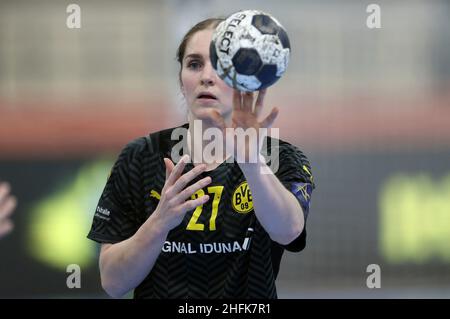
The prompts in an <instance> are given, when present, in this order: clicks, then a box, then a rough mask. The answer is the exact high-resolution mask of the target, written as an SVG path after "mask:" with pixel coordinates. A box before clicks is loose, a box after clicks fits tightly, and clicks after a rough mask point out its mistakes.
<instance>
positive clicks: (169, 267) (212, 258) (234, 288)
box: [88, 124, 314, 298]
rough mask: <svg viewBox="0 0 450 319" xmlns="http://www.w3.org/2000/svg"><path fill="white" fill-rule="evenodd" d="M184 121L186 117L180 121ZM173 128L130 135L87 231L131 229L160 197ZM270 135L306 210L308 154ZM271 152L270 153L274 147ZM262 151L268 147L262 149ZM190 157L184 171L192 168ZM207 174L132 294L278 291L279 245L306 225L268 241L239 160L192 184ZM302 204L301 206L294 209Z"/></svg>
mask: <svg viewBox="0 0 450 319" xmlns="http://www.w3.org/2000/svg"><path fill="white" fill-rule="evenodd" d="M183 127H184V128H188V124H185V125H183ZM173 129H174V128H171V129H167V130H163V131H159V132H156V133H153V134H150V135H149V136H147V137H142V138H138V139H136V140H134V141H133V142H131V143H129V144H128V145H127V146H126V147H125V148H124V149H123V151H122V152H121V154H120V156H119V158H118V160H117V161H116V163H115V165H114V167H113V169H112V171H111V174H110V176H109V178H108V181H107V184H106V186H105V189H104V191H103V193H102V195H101V198H100V201H99V203H98V206H97V209H96V212H95V215H94V219H93V224H92V228H91V230H90V232H89V235H88V238H90V239H92V240H95V241H97V242H99V243H117V242H120V241H123V240H125V239H127V238H129V237H131V236H132V235H133V234H134V233H135V232H136V231H137V230H138V229H139V227H140V226H141V225H142V224H143V223H144V222H145V221H146V219H147V218H148V217H149V216H150V215H151V214H152V212H153V211H154V210H155V208H156V207H157V205H158V201H159V197H160V194H161V190H162V188H163V186H164V183H165V174H166V171H165V165H164V160H163V159H164V157H167V158H170V154H171V151H172V148H173V147H174V145H175V144H176V143H179V142H180V141H178V140H172V139H171V133H172V131H173ZM277 141H278V146H277V147H278V149H277V150H274V147H271V145H274V144H275V143H273V139H272V138H270V137H269V138H267V139H266V141H265V143H266V144H265V145H266V146H267V149H268V150H270V151H271V152H274V151H278V154H279V169H278V170H277V172H276V173H275V175H276V176H277V177H278V179H279V180H280V181H281V183H282V184H283V185H284V186H285V187H286V188H287V189H289V190H290V191H291V192H293V194H294V195H295V196H296V198H297V199H298V200H299V202H300V204H301V205H302V207H303V211H304V212H305V219H306V216H307V213H308V211H309V203H310V196H311V192H312V189H313V188H314V183H313V180H312V175H311V167H310V165H309V163H308V160H307V159H306V157H305V156H304V155H303V153H302V152H301V151H299V150H298V149H297V148H296V147H294V146H292V145H291V144H289V143H286V142H283V141H282V140H277ZM272 154H275V153H272ZM266 155H267V154H266ZM193 167H194V166H193V164H192V163H187V164H186V167H185V171H184V173H185V172H187V171H189V170H191V169H192V168H193ZM206 176H211V178H212V182H211V183H210V184H209V185H208V186H206V187H205V188H204V189H201V190H199V191H198V192H197V193H196V194H194V195H193V196H201V195H203V194H208V195H209V197H210V199H209V201H208V202H207V203H205V204H203V205H201V206H198V207H197V208H196V209H193V210H191V211H188V212H187V213H186V215H185V217H184V219H183V221H182V222H181V224H180V225H179V226H177V227H175V228H174V229H172V230H171V231H170V232H169V233H168V236H167V238H166V241H165V243H164V245H163V247H162V250H161V253H160V255H159V256H158V258H157V260H156V262H155V264H154V266H153V268H152V270H151V271H150V273H149V274H148V276H147V277H146V278H145V279H144V281H143V282H142V283H141V284H140V285H139V286H138V287H136V288H135V290H134V297H135V298H276V297H277V292H276V287H275V279H276V277H277V274H278V270H279V266H280V261H281V257H282V254H283V251H284V250H285V249H286V250H289V251H300V250H302V249H303V248H304V247H305V241H306V228H305V229H304V230H303V232H302V233H301V235H300V236H299V237H298V238H297V239H296V240H294V241H293V242H292V243H291V244H289V245H286V246H282V245H280V244H278V243H276V242H274V241H272V240H271V239H270V237H269V235H268V234H267V232H266V231H265V230H264V228H263V227H262V226H261V224H260V223H259V222H258V220H257V218H256V216H255V214H254V211H253V205H252V200H251V192H250V190H249V187H248V184H247V182H246V180H245V177H244V175H243V173H242V171H241V170H240V168H239V166H238V164H237V163H236V162H234V163H227V162H224V163H222V164H221V165H220V166H218V167H217V168H216V169H214V170H212V171H209V172H203V173H202V174H200V175H199V176H198V177H197V178H196V179H195V180H193V181H192V182H191V183H190V184H193V183H195V182H196V181H198V180H199V179H202V178H204V177H206ZM301 213H302V212H301V211H299V214H301Z"/></svg>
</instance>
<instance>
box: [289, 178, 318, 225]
mask: <svg viewBox="0 0 450 319" xmlns="http://www.w3.org/2000/svg"><path fill="white" fill-rule="evenodd" d="M312 190H313V187H312V185H311V184H310V183H292V187H291V192H292V193H293V194H294V195H295V197H297V200H298V201H299V202H300V205H302V207H303V210H304V212H305V215H307V214H308V212H309V205H310V203H311V194H312ZM306 217H307V216H305V218H306Z"/></svg>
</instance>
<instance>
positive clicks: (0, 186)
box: [0, 183, 11, 204]
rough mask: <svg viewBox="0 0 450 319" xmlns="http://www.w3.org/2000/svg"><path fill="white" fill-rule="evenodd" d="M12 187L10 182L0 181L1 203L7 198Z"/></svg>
mask: <svg viewBox="0 0 450 319" xmlns="http://www.w3.org/2000/svg"><path fill="white" fill-rule="evenodd" d="M10 190H11V188H10V186H9V184H8V183H0V204H1V203H2V201H3V200H5V199H7V197H8V194H9V192H10Z"/></svg>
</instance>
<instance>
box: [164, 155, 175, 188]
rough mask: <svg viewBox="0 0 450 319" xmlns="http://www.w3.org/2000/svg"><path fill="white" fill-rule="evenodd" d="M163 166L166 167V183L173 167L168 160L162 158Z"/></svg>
mask: <svg viewBox="0 0 450 319" xmlns="http://www.w3.org/2000/svg"><path fill="white" fill-rule="evenodd" d="M164 164H165V165H166V182H167V180H168V179H169V176H170V174H171V173H172V171H173V168H174V167H175V165H174V164H173V162H172V161H171V160H170V159H169V158H164Z"/></svg>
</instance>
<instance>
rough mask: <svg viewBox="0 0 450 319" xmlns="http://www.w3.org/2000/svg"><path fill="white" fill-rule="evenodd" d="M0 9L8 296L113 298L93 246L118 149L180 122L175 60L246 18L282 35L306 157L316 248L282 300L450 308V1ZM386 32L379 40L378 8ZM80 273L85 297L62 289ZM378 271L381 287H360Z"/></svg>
mask: <svg viewBox="0 0 450 319" xmlns="http://www.w3.org/2000/svg"><path fill="white" fill-rule="evenodd" d="M70 3H71V2H69V1H56V0H55V1H45V0H39V1H31V0H29V1H24V0H14V1H12V0H10V1H7V0H1V1H0V180H6V181H8V182H9V183H10V184H11V187H12V191H13V193H14V194H15V195H16V197H17V198H18V201H19V204H18V207H17V209H16V212H15V214H14V216H13V220H14V222H15V230H14V232H13V233H12V234H10V235H9V236H7V237H5V238H3V239H2V240H0V298H84V297H94V298H103V297H106V295H105V294H104V293H103V291H102V289H101V287H100V279H99V273H98V266H97V257H98V246H97V245H96V244H95V243H93V242H91V241H89V240H88V239H87V238H86V234H87V232H88V230H89V228H90V224H91V221H92V217H93V214H94V210H95V207H96V203H97V201H98V198H99V196H100V193H101V191H102V189H103V186H104V184H105V183H106V178H107V175H108V173H109V170H110V168H111V166H112V163H113V162H114V160H115V158H116V156H117V155H118V152H119V151H120V149H121V148H122V147H123V146H124V145H125V144H126V143H127V142H128V141H130V140H132V139H134V138H136V137H139V136H143V135H146V134H148V133H150V132H154V131H157V130H160V129H164V128H168V127H173V126H176V125H179V124H182V123H184V122H185V114H186V113H185V105H184V102H183V99H182V95H181V93H180V90H179V87H178V65H177V62H176V60H175V51H176V48H177V46H178V43H179V42H180V40H181V38H182V36H183V35H184V33H185V32H186V31H187V30H188V29H189V28H190V27H191V26H193V25H194V24H195V23H196V22H198V21H199V20H201V19H203V18H206V17H210V16H227V15H228V14H231V13H233V12H235V11H238V10H240V9H250V8H251V9H260V10H263V11H266V12H269V13H272V14H273V15H274V16H275V17H276V18H277V19H278V20H279V21H280V22H281V23H282V24H283V25H284V26H285V28H286V29H287V31H288V34H289V37H290V42H291V46H292V54H291V59H290V64H289V68H288V70H287V72H286V74H285V75H284V76H283V78H282V79H281V80H280V81H279V82H277V84H276V85H275V86H273V87H272V88H271V89H270V90H269V94H268V96H267V102H266V105H267V108H268V107H269V106H275V105H276V106H278V107H279V108H280V115H279V118H278V119H277V122H276V123H275V125H274V126H276V127H279V128H280V136H281V138H282V139H284V140H287V141H289V142H291V143H292V144H294V145H297V146H298V147H300V148H301V149H302V150H303V151H304V152H305V154H306V155H307V156H308V157H309V159H310V161H311V164H312V169H313V171H312V172H313V175H314V178H315V181H316V183H317V188H316V190H315V192H314V193H313V196H312V207H311V212H310V215H309V219H308V240H307V247H306V249H305V250H304V251H303V252H301V253H300V254H292V253H286V254H285V256H284V259H283V261H282V265H281V271H280V275H279V278H278V280H277V282H278V284H277V285H278V294H279V296H280V297H281V298H449V297H450V32H449V30H450V2H448V1H439V0H432V1H400V0H399V1H360V0H354V1H350V0H345V1H325V0H321V1H312V0H309V1H306V0H305V1H299V0H284V1H282V2H274V1H269V0H258V1H246V2H245V4H243V3H242V1H238V0H228V1H213V0H208V1H206V0H204V1H200V0H197V1H187V0H186V1H181V0H179V1H175V0H170V1H162V0H160V1H156V0H155V1H143V0H142V1H138V0H130V1H111V0H108V1H106V0H104V1H101V0H95V1H85V0H78V1H76V2H74V3H76V4H78V5H79V6H80V7H81V28H80V29H69V28H67V26H66V19H67V17H68V15H69V14H68V13H66V8H67V6H68V5H69V4H70ZM371 3H376V4H378V5H379V6H380V8H381V28H380V29H369V28H368V27H367V25H366V20H367V17H368V16H369V14H370V13H367V12H366V8H367V6H368V5H369V4H371ZM69 264H78V265H79V266H80V267H81V288H80V289H69V288H67V286H66V278H67V277H68V275H69V274H68V273H67V272H66V267H67V266H68V265H69ZM370 264H377V265H379V266H380V269H381V288H374V289H369V288H368V287H367V285H366V280H367V277H368V276H369V275H370V273H368V272H367V267H368V265H370Z"/></svg>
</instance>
